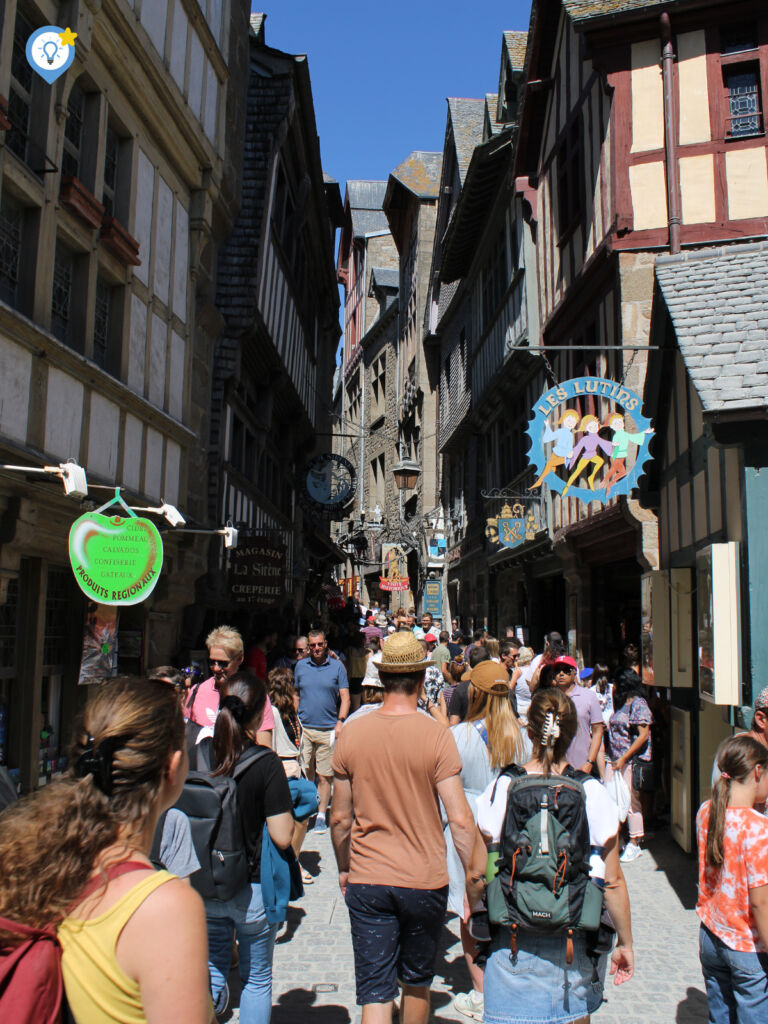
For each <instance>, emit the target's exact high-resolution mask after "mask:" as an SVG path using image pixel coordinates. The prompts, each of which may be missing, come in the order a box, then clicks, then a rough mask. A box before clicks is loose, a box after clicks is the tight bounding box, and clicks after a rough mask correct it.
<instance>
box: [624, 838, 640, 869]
mask: <svg viewBox="0 0 768 1024" xmlns="http://www.w3.org/2000/svg"><path fill="white" fill-rule="evenodd" d="M642 855H643V851H642V850H641V849H640V847H639V846H638V845H637V843H627V845H626V846H625V847H624V853H622V855H621V857H619V860H620V861H621V863H622V864H629V862H630V861H632V860H637V858H638V857H642Z"/></svg>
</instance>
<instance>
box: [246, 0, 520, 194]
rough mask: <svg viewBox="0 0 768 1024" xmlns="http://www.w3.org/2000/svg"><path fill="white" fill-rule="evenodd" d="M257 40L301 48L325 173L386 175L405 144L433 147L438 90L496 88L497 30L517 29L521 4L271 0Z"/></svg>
mask: <svg viewBox="0 0 768 1024" xmlns="http://www.w3.org/2000/svg"><path fill="white" fill-rule="evenodd" d="M252 6H253V10H265V9H266V13H267V22H266V41H267V44H268V45H269V46H274V47H276V48H277V49H280V50H285V51H287V52H288V53H306V54H307V55H308V58H309V70H310V75H311V77H312V91H313V95H314V100H315V114H316V118H317V126H318V133H319V135H320V146H321V151H322V157H323V166H324V170H325V171H326V172H327V173H328V174H330V175H332V176H333V177H334V178H336V179H338V181H339V182H340V184H341V187H342V195H343V190H344V182H345V181H346V179H347V178H373V179H376V178H379V179H385V178H386V177H387V176H388V174H389V172H390V171H391V170H392V169H393V168H394V167H396V166H397V165H398V164H399V163H400V162H401V161H402V160H404V159H405V158H406V157H407V156H408V154H409V153H410V152H412V151H413V150H414V149H424V150H434V151H439V150H442V148H443V138H444V135H445V118H446V106H445V99H446V97H447V96H477V97H482V96H484V95H485V93H487V92H495V91H496V88H497V86H498V75H499V59H500V55H501V33H502V32H503V31H504V30H505V29H516V30H526V29H527V28H528V19H529V16H530V6H531V5H530V0H505V2H502V0H481V2H480V3H479V4H476V5H468V4H465V3H461V4H460V3H458V2H457V0H388V2H386V3H383V2H380V3H376V4H374V3H371V2H370V0H346V2H344V3H342V2H340V0H278V3H276V4H274V5H273V7H272V8H271V9H270V8H269V7H266V8H265V7H264V6H261V5H259V4H253V5H252Z"/></svg>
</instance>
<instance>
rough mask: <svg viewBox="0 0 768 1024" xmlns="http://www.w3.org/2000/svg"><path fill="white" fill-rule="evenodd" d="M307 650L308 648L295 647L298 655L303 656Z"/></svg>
mask: <svg viewBox="0 0 768 1024" xmlns="http://www.w3.org/2000/svg"><path fill="white" fill-rule="evenodd" d="M306 649H307V648H306V647H294V651H296V653H297V654H303V653H304V651H306Z"/></svg>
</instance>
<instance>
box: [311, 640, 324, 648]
mask: <svg viewBox="0 0 768 1024" xmlns="http://www.w3.org/2000/svg"><path fill="white" fill-rule="evenodd" d="M309 646H310V647H312V648H316V647H325V641H323V642H322V643H319V644H310V645H309Z"/></svg>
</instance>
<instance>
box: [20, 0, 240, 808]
mask: <svg viewBox="0 0 768 1024" xmlns="http://www.w3.org/2000/svg"><path fill="white" fill-rule="evenodd" d="M58 8H59V5H55V4H52V3H48V2H33V0H6V3H5V4H4V9H3V20H2V28H1V30H0V31H1V33H2V34H1V35H0V109H2V111H3V112H2V117H1V118H0V121H1V124H0V127H1V128H2V129H3V142H4V144H3V146H2V148H1V149H0V234H1V235H2V239H1V245H0V248H1V249H2V263H1V264H0V457H1V458H2V461H3V463H11V464H16V465H25V466H35V467H40V466H42V465H51V464H52V465H57V464H58V463H61V462H64V461H65V460H67V459H69V458H74V459H75V460H77V461H78V462H79V463H80V465H82V466H84V467H85V469H86V471H87V474H88V479H89V482H90V484H91V486H92V487H93V486H95V485H103V486H104V487H105V488H108V487H110V486H111V487H114V486H120V487H121V488H122V493H123V494H124V496H125V497H126V498H127V500H129V501H130V502H131V503H133V504H137V505H142V506H146V505H158V504H159V503H160V501H161V500H162V499H165V501H167V502H169V503H171V504H173V505H176V506H178V508H179V509H180V510H181V511H182V513H183V515H184V516H185V517H186V518H187V520H188V521H189V523H190V525H195V524H197V525H201V526H206V525H208V523H209V520H208V508H207V505H206V500H205V493H204V489H203V490H202V492H201V489H200V487H199V482H200V480H201V479H204V477H205V473H206V469H207V450H206V449H207V423H208V407H209V395H210V369H209V367H210V365H211V362H212V352H213V346H214V341H215V338H216V335H217V333H218V322H217V317H216V314H215V311H214V288H215V278H216V249H217V246H218V244H219V243H220V242H221V240H222V239H223V237H224V236H225V235H226V234H227V232H228V231H229V229H230V227H231V224H232V220H233V217H234V214H235V212H236V208H237V202H238V198H239V192H240V187H239V178H238V168H239V165H240V155H239V153H238V152H237V147H238V139H239V138H240V135H241V129H242V125H243V122H244V110H243V103H242V99H241V90H243V89H244V82H245V69H246V66H247V45H246V41H247V26H248V21H247V18H248V10H247V5H246V4H245V3H243V2H240V0H229V2H227V0H224V2H223V3H222V0H207V2H206V3H203V4H202V5H199V4H197V3H188V2H186V0H157V2H155V0H153V2H151V3H150V2H149V0H143V2H141V0H135V2H134V3H129V2H127V0H116V2H114V3H111V4H101V3H98V2H95V0H79V2H75V3H72V4H69V5H67V17H68V18H69V27H70V28H71V29H72V30H73V31H74V32H76V33H77V40H76V48H75V52H76V56H75V60H74V63H73V64H72V66H71V67H70V68H69V69H68V71H67V72H66V73H65V74H64V75H63V76H62V77H60V78H59V79H58V80H57V81H56V82H55V83H54V84H53V85H52V86H51V85H48V84H46V83H45V82H44V81H43V80H42V79H41V78H39V77H38V76H37V75H36V74H35V73H34V72H32V70H31V68H30V67H29V65H28V64H27V62H26V58H25V45H26V40H27V38H28V37H29V35H30V34H31V32H32V31H33V30H35V29H36V28H38V27H40V26H42V25H45V24H51V23H56V21H57V19H58V16H59V10H58ZM127 57H129V58H130V59H127ZM229 147H233V148H229ZM39 480H40V478H39V477H32V476H29V477H25V476H24V475H23V474H18V473H10V472H6V471H0V506H1V507H2V521H3V524H4V526H3V529H2V537H1V538H0V601H2V604H0V617H1V618H2V634H1V636H0V665H1V668H0V706H2V708H3V716H4V718H5V724H6V743H5V749H4V750H3V751H2V752H1V753H2V756H4V757H5V759H6V760H7V762H8V764H9V765H10V767H11V768H12V769H13V770H14V772H18V774H19V778H20V782H21V785H22V788H23V789H25V790H28V789H30V788H33V787H34V786H35V785H36V784H37V782H38V779H39V777H40V775H41V773H42V774H44V775H50V774H51V772H54V771H55V770H57V769H58V768H59V767H60V766H61V760H60V758H61V754H62V752H63V750H64V748H65V746H66V744H67V742H68V733H69V729H70V722H71V720H72V716H73V714H74V712H75V710H76V708H77V706H78V705H79V703H80V701H81V699H82V697H83V696H84V693H85V688H82V689H78V687H77V678H78V668H79V662H80V652H81V645H82V638H83V625H84V612H85V598H84V597H83V595H82V594H81V593H80V591H79V590H78V589H77V587H76V585H75V582H74V578H73V574H72V571H71V568H70V567H69V565H68V564H67V563H68V557H67V535H68V531H69V526H70V524H71V523H72V521H73V520H74V519H75V518H77V516H78V515H79V514H80V512H81V511H82V509H80V508H78V506H77V504H76V503H75V502H74V501H73V500H72V499H70V498H65V497H64V494H63V489H62V487H61V484H60V482H57V481H55V480H54V481H52V482H50V483H45V482H38V481H39ZM113 493H114V492H113ZM107 496H108V495H107V494H106V492H99V491H93V492H92V494H91V496H90V497H91V500H92V501H93V502H95V503H96V504H99V505H100V504H101V503H102V501H103V500H105V499H106V497H107ZM91 507H93V506H91ZM161 525H162V524H161ZM217 525H218V524H217ZM205 567H206V559H205V547H204V544H201V543H199V539H198V538H196V537H192V536H189V535H187V536H184V535H178V536H175V537H174V536H172V534H171V533H170V532H167V531H166V544H165V562H164V566H163V573H162V577H161V580H160V583H159V584H158V586H157V589H156V590H155V592H154V593H153V595H152V596H151V598H150V599H149V600H148V601H147V602H146V603H144V604H142V605H137V606H134V607H132V608H127V609H123V611H122V614H121V618H120V627H119V634H118V645H119V648H120V641H123V643H122V651H123V655H122V657H121V660H120V667H121V669H125V670H130V671H139V670H142V669H143V668H145V667H147V666H149V665H152V664H157V663H158V662H163V661H167V660H168V658H169V657H170V656H171V654H172V653H174V652H175V651H177V650H178V648H179V645H180V642H181V630H182V609H183V608H184V606H185V605H187V604H188V603H189V602H190V600H191V595H192V594H193V593H194V581H195V579H196V578H197V577H198V576H199V575H200V573H201V572H204V571H205ZM41 721H42V722H43V723H44V724H46V725H47V726H50V731H51V732H52V736H51V737H49V738H48V739H47V740H45V741H43V742H41V739H40V729H41ZM48 731H49V730H47V729H46V733H47V732H48Z"/></svg>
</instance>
